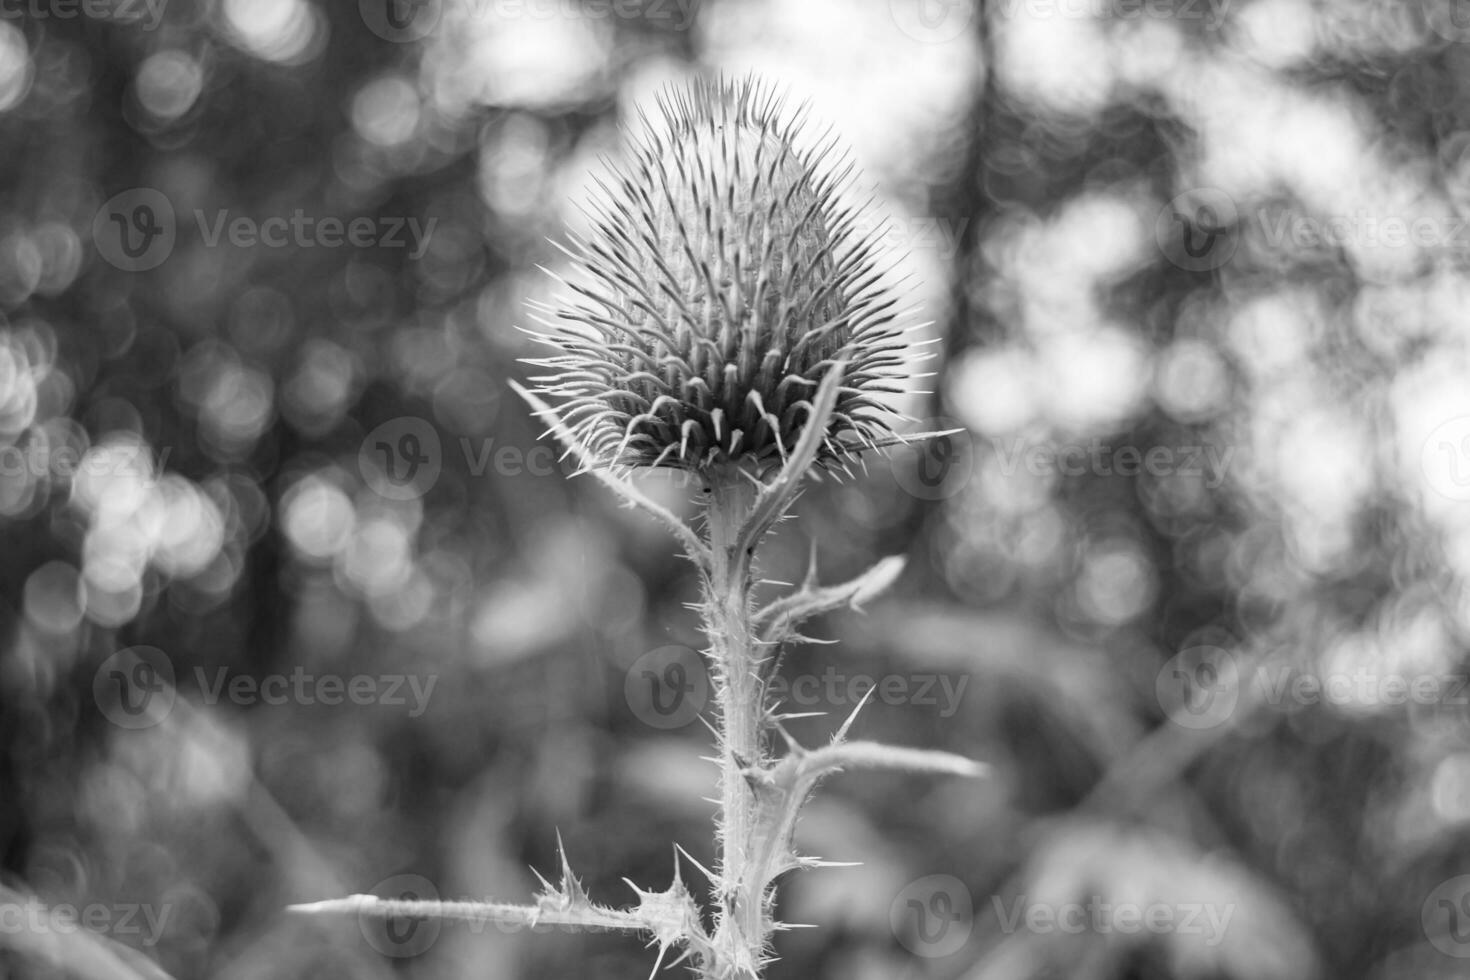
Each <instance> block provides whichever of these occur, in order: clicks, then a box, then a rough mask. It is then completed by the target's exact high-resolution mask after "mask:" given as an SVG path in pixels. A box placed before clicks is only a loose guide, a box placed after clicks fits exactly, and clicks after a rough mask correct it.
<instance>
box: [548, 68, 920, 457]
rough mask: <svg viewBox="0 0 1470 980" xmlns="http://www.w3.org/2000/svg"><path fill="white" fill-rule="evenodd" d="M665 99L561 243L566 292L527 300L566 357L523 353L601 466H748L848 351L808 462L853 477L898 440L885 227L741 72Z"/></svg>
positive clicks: (771, 96)
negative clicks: (853, 199)
mask: <svg viewBox="0 0 1470 980" xmlns="http://www.w3.org/2000/svg"><path fill="white" fill-rule="evenodd" d="M659 110H660V111H659V115H660V117H661V119H660V121H659V122H658V123H657V124H656V123H655V122H653V121H651V120H650V119H649V118H648V117H647V116H646V115H643V114H640V116H641V120H642V132H641V134H640V135H639V136H638V137H636V138H634V139H633V140H631V142H632V144H633V145H632V146H631V148H630V153H629V159H628V162H626V163H624V164H621V165H618V164H611V163H610V164H609V169H610V170H611V176H610V178H609V179H607V180H598V181H597V184H598V193H597V194H596V195H595V196H594V200H593V201H592V203H591V205H590V207H589V208H587V214H588V217H589V219H590V220H591V224H592V230H591V232H590V233H589V234H588V236H587V237H586V238H585V239H584V238H581V237H578V236H572V238H571V242H570V246H569V247H567V248H564V249H563V251H565V252H566V253H567V255H568V256H569V257H570V259H571V260H572V267H573V268H572V273H573V274H572V275H571V276H570V277H568V278H567V280H566V281H565V283H564V284H565V285H566V286H567V288H569V289H570V290H571V291H572V293H573V294H574V295H571V296H566V297H562V298H559V299H558V300H557V301H555V302H553V303H549V304H534V306H535V307H536V312H537V314H538V317H537V319H538V322H540V323H541V324H542V325H543V326H544V327H545V328H546V329H545V330H544V331H542V332H536V333H535V336H536V337H537V338H538V339H540V340H542V341H543V342H545V343H547V344H549V345H551V346H554V347H556V348H557V349H558V350H559V353H558V354H557V355H555V356H551V357H545V358H539V359H536V360H535V361H533V363H535V364H538V365H541V366H543V367H546V368H549V369H550V370H551V373H549V374H546V375H542V376H540V377H537V378H535V379H534V380H535V381H536V383H537V385H538V387H539V391H540V393H541V394H543V395H546V396H548V397H549V399H550V400H551V401H552V402H553V403H554V404H556V406H557V409H558V410H559V414H560V415H561V418H562V420H563V421H564V422H565V423H566V424H567V426H568V428H569V429H570V430H571V431H572V433H573V434H574V435H575V436H576V438H577V440H578V442H579V443H580V444H581V448H582V450H583V452H584V453H585V454H586V455H587V456H589V457H590V458H591V460H592V461H593V462H594V463H595V464H596V465H606V466H615V467H623V466H663V467H675V468H680V469H687V470H694V471H705V470H707V469H709V468H712V467H716V466H724V465H729V464H737V465H738V464H742V463H753V464H754V465H755V468H756V469H757V470H758V471H759V470H763V469H765V468H767V467H769V466H772V465H779V464H780V462H781V461H782V460H783V459H784V458H785V457H786V454H787V453H789V452H790V451H791V449H792V448H793V447H794V446H795V445H796V442H797V440H798V438H799V437H800V436H801V433H802V429H803V427H804V426H805V425H806V423H807V420H808V419H809V418H810V417H811V415H812V398H813V396H814V395H815V393H816V390H817V386H818V384H819V382H820V381H821V380H822V378H823V377H824V375H826V373H827V372H828V370H829V369H830V368H831V367H832V366H833V365H834V364H835V363H837V362H838V361H844V362H846V363H845V367H844V369H843V373H842V384H841V387H840V389H839V392H838V396H837V401H836V406H835V409H834V410H833V412H832V413H831V415H830V417H829V418H828V419H827V420H826V422H825V424H826V426H827V431H826V432H825V433H824V437H823V442H822V448H821V451H820V453H819V456H818V460H819V462H820V463H822V464H823V465H826V466H829V467H830V466H837V467H839V468H846V467H847V465H848V463H850V462H851V460H852V459H853V458H854V457H855V456H856V454H857V453H859V452H861V451H862V450H864V449H869V448H872V447H874V446H875V445H881V444H885V443H886V442H888V441H890V440H891V439H892V437H893V431H892V425H893V423H895V422H896V421H898V419H899V418H900V416H899V415H897V413H896V412H895V411H894V409H893V408H892V406H890V405H889V404H888V400H889V399H891V398H892V397H893V396H894V395H898V394H900V393H901V392H902V391H903V390H904V387H903V381H904V380H905V378H906V377H907V376H908V373H909V372H910V371H911V370H912V362H913V358H911V357H910V356H909V345H908V343H907V341H906V339H905V337H904V336H903V334H904V331H903V330H901V329H900V328H899V327H898V326H897V325H896V323H895V305H896V299H894V298H893V297H891V296H890V295H889V294H888V293H887V292H886V290H885V289H884V288H883V286H882V285H881V283H880V280H881V279H882V278H883V273H884V271H885V270H884V269H883V268H881V267H880V265H879V263H878V262H877V252H878V233H877V232H870V233H863V232H861V231H860V230H859V229H858V227H857V225H858V222H859V220H860V219H861V218H862V217H863V214H864V211H863V209H861V208H852V207H849V206H847V205H845V204H843V203H842V202H840V200H839V198H840V197H841V196H842V195H843V194H844V192H845V191H846V190H847V188H848V186H849V182H850V180H851V179H852V172H853V165H852V164H851V163H848V162H846V160H845V157H843V156H841V155H839V154H838V153H837V148H836V145H835V143H834V141H832V140H830V139H821V140H818V141H816V142H815V144H807V143H806V142H805V141H804V140H802V139H801V137H802V135H803V127H804V126H805V124H806V111H805V110H804V109H802V110H799V111H797V112H795V113H788V112H786V107H785V103H784V100H783V99H782V98H780V97H779V96H778V95H777V94H776V93H775V92H773V91H772V90H771V89H770V88H769V87H768V86H766V85H763V84H762V83H760V82H758V81H757V80H755V79H753V78H747V79H745V80H742V81H736V82H729V81H724V80H719V81H714V82H708V81H701V82H696V83H694V84H692V85H691V86H689V87H688V88H684V89H676V90H670V91H667V92H665V93H664V94H663V95H662V96H660V98H659ZM880 230H881V229H880Z"/></svg>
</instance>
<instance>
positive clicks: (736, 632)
mask: <svg viewBox="0 0 1470 980" xmlns="http://www.w3.org/2000/svg"><path fill="white" fill-rule="evenodd" d="M756 489H757V488H756V486H755V485H754V484H753V482H752V481H751V480H749V479H747V478H746V477H745V476H744V475H743V474H741V473H740V472H739V471H737V470H727V471H722V472H718V473H716V474H713V479H712V481H711V486H710V493H709V501H708V505H707V511H706V513H707V516H708V525H709V545H710V564H709V572H708V576H707V579H706V582H705V587H706V595H705V603H704V616H705V629H706V634H707V635H708V637H709V642H710V654H711V660H712V662H713V663H714V665H715V693H716V700H717V705H718V719H717V724H718V726H719V728H718V732H719V740H720V771H721V779H720V782H721V787H720V813H719V815H718V822H719V862H720V864H719V875H720V880H719V887H718V892H717V895H716V900H717V904H718V908H719V912H720V916H719V931H718V933H717V935H716V938H715V945H716V948H722V949H726V950H733V949H744V950H748V951H749V952H750V954H751V960H752V961H754V962H759V960H760V956H759V954H760V951H761V950H762V949H763V948H764V947H765V944H766V941H767V938H768V936H769V934H770V928H769V926H768V924H767V923H766V922H765V921H764V915H765V909H764V902H763V896H762V895H761V894H760V892H761V890H762V882H761V881H760V876H759V875H757V874H755V873H753V872H754V871H755V869H753V868H751V867H750V861H749V856H750V855H749V848H750V836H751V829H752V827H751V818H752V816H753V815H754V813H755V806H754V801H753V799H752V796H753V794H752V791H751V788H750V786H749V784H748V783H747V781H746V778H745V770H746V769H748V768H750V767H753V766H759V765H761V764H762V763H764V761H765V752H764V746H763V745H762V739H761V726H762V720H763V717H764V712H765V705H764V696H763V693H762V688H763V685H762V683H761V679H760V671H759V665H760V662H761V661H762V660H763V659H764V657H763V656H762V655H761V653H760V651H759V641H758V639H757V637H756V632H755V628H754V624H753V622H752V618H753V617H752V610H751V597H750V592H751V563H752V560H753V558H754V543H751V544H750V545H749V546H743V545H742V541H741V531H742V529H743V528H744V527H745V525H746V521H747V519H748V518H749V516H750V512H751V509H752V506H753V503H754V500H755V495H756Z"/></svg>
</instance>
